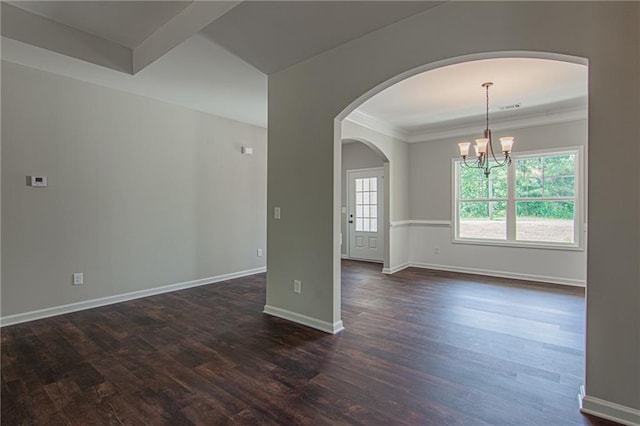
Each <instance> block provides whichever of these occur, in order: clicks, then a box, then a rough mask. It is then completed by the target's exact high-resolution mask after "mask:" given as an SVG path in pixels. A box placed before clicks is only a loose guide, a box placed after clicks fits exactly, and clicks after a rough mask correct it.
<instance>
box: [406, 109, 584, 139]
mask: <svg viewBox="0 0 640 426" xmlns="http://www.w3.org/2000/svg"><path fill="white" fill-rule="evenodd" d="M587 116H588V114H587V109H586V108H580V109H574V110H567V111H558V112H552V113H549V112H547V113H541V114H532V115H528V116H521V117H517V118H513V119H510V120H498V121H493V122H492V124H491V130H493V131H502V130H511V129H521V128H524V127H534V126H542V125H548V124H557V123H566V122H570V121H578V120H585V119H587ZM480 130H482V129H480V128H479V127H478V126H477V125H473V126H472V125H467V126H464V127H456V128H449V129H442V130H440V131H433V130H431V131H429V130H422V131H420V132H419V133H412V134H410V135H409V136H408V138H407V139H405V141H406V142H409V143H417V142H431V141H435V140H442V139H449V138H457V137H463V136H465V137H468V136H469V135H473V134H479V132H480Z"/></svg>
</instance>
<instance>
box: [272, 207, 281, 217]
mask: <svg viewBox="0 0 640 426" xmlns="http://www.w3.org/2000/svg"><path fill="white" fill-rule="evenodd" d="M273 218H274V219H280V207H274V208H273Z"/></svg>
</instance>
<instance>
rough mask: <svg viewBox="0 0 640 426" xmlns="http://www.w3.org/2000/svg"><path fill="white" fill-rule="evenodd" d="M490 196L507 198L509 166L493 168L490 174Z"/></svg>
mask: <svg viewBox="0 0 640 426" xmlns="http://www.w3.org/2000/svg"><path fill="white" fill-rule="evenodd" d="M489 198H507V168H506V167H500V168H497V169H493V170H491V174H490V175H489Z"/></svg>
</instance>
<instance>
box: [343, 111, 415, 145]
mask: <svg viewBox="0 0 640 426" xmlns="http://www.w3.org/2000/svg"><path fill="white" fill-rule="evenodd" d="M346 120H348V121H351V122H352V123H355V124H358V125H360V126H362V127H366V128H367V129H369V130H373V131H374V132H378V133H382V134H383V135H387V136H391V137H392V138H395V139H399V140H401V141H403V142H407V140H408V139H409V133H408V132H406V131H404V130H402V129H400V128H399V127H397V126H394V125H393V124H391V123H389V122H387V121H384V120H380V119H377V118H375V117H372V116H370V115H369V114H365V113H364V112H361V111H358V110H355V111H353V112H352V113H351V114H349V115H348V116H347V118H346Z"/></svg>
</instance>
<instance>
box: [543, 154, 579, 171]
mask: <svg viewBox="0 0 640 426" xmlns="http://www.w3.org/2000/svg"><path fill="white" fill-rule="evenodd" d="M575 167H576V156H575V154H565V155H555V156H553V157H544V175H545V176H573V172H574V170H575Z"/></svg>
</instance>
